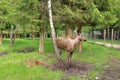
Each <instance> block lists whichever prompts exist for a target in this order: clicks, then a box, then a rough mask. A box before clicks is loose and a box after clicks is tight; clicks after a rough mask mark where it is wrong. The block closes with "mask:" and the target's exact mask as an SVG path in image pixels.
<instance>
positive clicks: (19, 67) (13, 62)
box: [0, 39, 120, 80]
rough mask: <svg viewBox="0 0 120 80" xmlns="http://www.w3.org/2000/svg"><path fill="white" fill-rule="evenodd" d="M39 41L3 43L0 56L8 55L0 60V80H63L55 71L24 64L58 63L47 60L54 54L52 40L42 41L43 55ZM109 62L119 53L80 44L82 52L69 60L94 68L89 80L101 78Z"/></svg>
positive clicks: (7, 41)
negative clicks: (30, 61)
mask: <svg viewBox="0 0 120 80" xmlns="http://www.w3.org/2000/svg"><path fill="white" fill-rule="evenodd" d="M28 46H32V47H34V48H35V51H34V52H31V53H26V54H21V53H18V52H17V51H18V50H21V49H23V48H25V47H28ZM38 47H39V39H36V40H31V39H17V40H16V41H15V45H14V46H10V45H9V40H8V39H4V41H3V45H2V46H0V52H4V51H7V52H8V55H6V56H2V57H0V80H62V78H63V77H64V76H65V73H64V72H62V71H60V70H57V71H52V70H50V69H48V68H46V67H44V66H39V65H37V66H33V67H27V65H26V62H27V61H29V60H40V61H42V62H44V63H45V64H51V63H53V62H57V59H56V58H55V57H54V58H50V59H48V60H47V59H46V58H47V57H48V56H49V55H50V54H54V53H53V45H52V41H51V39H46V40H45V53H44V54H39V53H38ZM62 56H63V58H64V59H66V56H67V54H66V52H64V51H63V54H62ZM110 57H112V58H117V59H119V58H120V52H119V50H117V49H113V48H107V47H104V46H100V45H96V44H92V43H88V42H83V52H82V53H80V54H79V53H78V52H77V51H75V52H74V54H73V57H72V60H73V61H76V60H77V61H80V62H85V63H90V64H93V65H94V66H93V69H92V70H91V71H89V72H88V73H87V76H88V78H89V80H94V79H95V77H96V76H100V75H101V73H102V71H103V67H104V66H103V65H104V64H105V63H107V62H108V61H110ZM69 80H87V79H86V78H80V77H76V76H69Z"/></svg>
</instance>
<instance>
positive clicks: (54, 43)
mask: <svg viewBox="0 0 120 80" xmlns="http://www.w3.org/2000/svg"><path fill="white" fill-rule="evenodd" d="M48 11H49V21H50V27H51V34H52V41H53V45H54V50H55V54H56V56H57V58H58V60H61V58H60V54H59V49H58V48H57V44H56V33H55V29H54V26H53V20H52V10H51V0H48Z"/></svg>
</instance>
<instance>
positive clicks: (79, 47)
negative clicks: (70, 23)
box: [78, 26, 82, 53]
mask: <svg viewBox="0 0 120 80" xmlns="http://www.w3.org/2000/svg"><path fill="white" fill-rule="evenodd" d="M78 32H79V33H80V34H82V26H80V27H79V30H78ZM78 52H79V53H80V52H82V41H80V42H79V45H78Z"/></svg>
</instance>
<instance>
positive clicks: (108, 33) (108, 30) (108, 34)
mask: <svg viewBox="0 0 120 80" xmlns="http://www.w3.org/2000/svg"><path fill="white" fill-rule="evenodd" d="M107 38H108V39H110V29H109V26H108V27H107Z"/></svg>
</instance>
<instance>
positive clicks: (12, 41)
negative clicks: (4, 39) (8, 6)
mask: <svg viewBox="0 0 120 80" xmlns="http://www.w3.org/2000/svg"><path fill="white" fill-rule="evenodd" d="M10 45H14V40H13V25H12V26H11V30H10Z"/></svg>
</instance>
